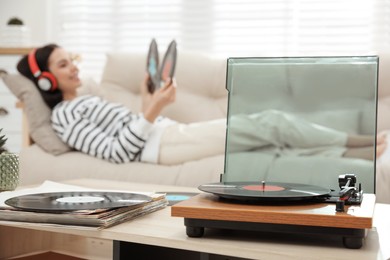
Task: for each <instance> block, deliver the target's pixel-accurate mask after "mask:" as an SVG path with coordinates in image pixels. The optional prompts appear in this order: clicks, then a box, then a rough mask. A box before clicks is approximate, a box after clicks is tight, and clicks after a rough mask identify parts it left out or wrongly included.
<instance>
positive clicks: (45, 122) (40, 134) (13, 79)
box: [1, 73, 99, 155]
mask: <svg viewBox="0 0 390 260" xmlns="http://www.w3.org/2000/svg"><path fill="white" fill-rule="evenodd" d="M1 77H2V79H3V81H4V83H5V85H6V86H7V87H8V88H9V89H10V91H11V92H12V93H13V94H14V95H15V96H16V97H17V98H18V99H19V100H21V101H22V102H23V106H24V107H23V110H24V111H25V115H26V117H27V123H28V131H29V134H30V137H31V138H32V140H33V141H34V142H35V143H36V144H37V145H39V146H40V147H41V148H42V149H43V150H45V151H46V152H48V153H51V154H53V155H60V154H63V153H65V152H68V151H70V150H71V148H70V147H69V146H68V145H66V144H65V143H64V142H62V141H61V139H60V138H59V137H58V136H57V135H56V134H55V132H54V131H53V129H52V127H51V122H50V116H51V110H50V108H49V107H48V106H46V104H45V102H44V101H43V99H42V96H41V95H40V94H39V91H38V89H37V88H36V86H35V85H34V83H33V82H32V81H30V80H29V79H27V78H26V77H24V76H22V75H20V74H6V73H3V74H2V75H1ZM83 82H84V83H83V86H82V87H81V88H80V89H79V93H82V94H86V93H94V94H98V93H99V91H98V90H96V89H97V88H96V83H94V82H93V80H90V79H88V80H85V81H83Z"/></svg>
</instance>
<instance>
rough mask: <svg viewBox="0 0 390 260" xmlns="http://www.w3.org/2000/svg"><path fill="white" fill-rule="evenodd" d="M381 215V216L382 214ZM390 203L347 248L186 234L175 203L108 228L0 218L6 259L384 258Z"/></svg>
mask: <svg viewBox="0 0 390 260" xmlns="http://www.w3.org/2000/svg"><path fill="white" fill-rule="evenodd" d="M64 183H67V184H73V185H79V186H85V187H90V188H99V189H118V190H129V191H157V192H159V191H165V192H169V191H181V192H198V190H197V189H194V188H188V187H177V186H160V185H153V184H137V183H124V182H115V181H105V180H104V181H103V180H93V179H80V180H72V181H66V182H64ZM376 216H378V217H376ZM389 217H390V205H386V204H377V207H376V212H375V216H374V226H375V227H376V228H373V229H372V230H369V232H368V236H367V238H366V240H365V244H364V245H363V247H362V248H361V249H358V250H354V249H346V248H344V247H343V246H342V243H340V241H339V240H335V239H329V238H328V237H316V239H313V237H307V236H303V235H292V234H266V233H258V232H252V233H251V232H238V231H227V230H206V232H207V236H204V237H202V238H190V237H187V235H186V229H185V226H184V220H183V218H179V217H171V211H170V207H167V208H165V209H163V210H159V211H157V212H154V213H152V214H149V215H146V216H143V217H141V218H138V219H135V220H132V221H129V222H126V223H123V224H119V225H117V226H114V227H111V228H107V229H104V230H100V231H99V230H96V229H92V228H83V227H66V226H65V227H64V226H48V225H41V224H32V223H18V222H6V221H0V259H2V258H5V257H11V256H16V255H20V254H25V253H28V252H32V251H39V250H42V251H56V252H60V253H62V252H65V253H67V254H69V255H74V256H78V257H82V258H87V259H127V258H129V255H130V256H135V254H136V255H137V257H139V256H140V254H142V255H143V259H148V258H149V257H150V258H151V257H154V258H156V257H157V259H186V260H187V259H188V260H190V259H226V257H225V258H223V256H229V258H228V259H313V258H314V259H348V258H349V259H381V250H380V243H381V244H382V248H384V246H383V245H384V244H387V245H388V244H389V241H390V240H388V237H387V238H386V237H385V239H384V240H383V241H382V240H381V241H380V240H379V238H378V231H380V232H379V233H382V234H390V225H389V224H387V223H386V222H387V220H388V218H389Z"/></svg>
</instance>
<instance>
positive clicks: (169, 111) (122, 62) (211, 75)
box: [101, 52, 227, 123]
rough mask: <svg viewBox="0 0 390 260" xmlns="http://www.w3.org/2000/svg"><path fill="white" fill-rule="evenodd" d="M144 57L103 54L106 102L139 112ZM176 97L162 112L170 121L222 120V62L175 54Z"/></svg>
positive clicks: (224, 93)
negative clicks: (105, 55) (115, 103)
mask: <svg viewBox="0 0 390 260" xmlns="http://www.w3.org/2000/svg"><path fill="white" fill-rule="evenodd" d="M145 67H146V54H139V53H126V52H125V53H122V52H112V53H108V54H107V61H106V65H105V68H104V72H103V76H102V81H101V87H102V91H103V93H104V94H103V95H104V96H105V98H107V99H108V100H110V101H113V102H119V103H121V104H123V105H125V106H127V107H129V108H130V109H131V110H132V111H140V108H141V96H140V84H141V83H142V82H143V79H144V77H145ZM175 78H176V81H177V86H178V87H177V98H176V101H175V103H173V104H171V105H169V106H168V107H166V108H165V109H164V110H163V111H162V115H164V116H167V117H169V118H171V119H173V120H176V121H179V122H183V123H189V122H198V121H204V120H211V119H216V118H223V117H226V113H227V91H226V86H225V81H226V60H225V59H218V58H211V57H208V56H205V55H202V54H198V53H192V52H179V53H178V59H177V66H176V72H175Z"/></svg>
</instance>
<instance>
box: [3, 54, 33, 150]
mask: <svg viewBox="0 0 390 260" xmlns="http://www.w3.org/2000/svg"><path fill="white" fill-rule="evenodd" d="M31 50H32V47H0V69H4V70H5V71H7V72H8V73H16V72H17V70H16V64H17V63H18V61H19V59H20V58H21V56H22V55H25V54H28V53H29V52H30V51H31ZM17 101H18V100H17V98H16V97H15V96H14V95H13V94H12V93H11V92H10V90H9V89H8V88H7V86H6V85H5V84H4V82H3V81H2V80H0V108H3V109H5V110H6V111H7V112H8V114H6V115H2V114H0V128H3V131H2V134H5V135H6V136H7V138H8V140H7V143H6V148H7V149H8V150H9V151H10V152H13V153H19V152H20V149H21V148H22V144H23V140H22V138H23V137H22V122H23V121H22V120H23V117H22V110H21V109H19V108H17V107H16V103H17Z"/></svg>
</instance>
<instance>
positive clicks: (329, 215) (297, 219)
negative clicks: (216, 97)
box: [171, 57, 378, 249]
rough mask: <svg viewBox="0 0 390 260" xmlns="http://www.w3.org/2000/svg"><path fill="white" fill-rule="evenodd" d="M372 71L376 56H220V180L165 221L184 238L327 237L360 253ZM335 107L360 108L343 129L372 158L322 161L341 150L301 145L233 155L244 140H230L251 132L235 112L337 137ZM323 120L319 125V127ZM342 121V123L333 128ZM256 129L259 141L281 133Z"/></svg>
mask: <svg viewBox="0 0 390 260" xmlns="http://www.w3.org/2000/svg"><path fill="white" fill-rule="evenodd" d="M377 66H378V59H377V57H302V58H231V59H229V60H228V66H227V89H228V91H229V102H228V104H229V106H228V117H227V131H226V146H225V168H224V173H223V174H221V178H220V182H218V183H208V184H203V185H201V186H199V189H200V190H201V191H203V193H201V194H199V195H197V196H194V197H192V198H190V199H188V200H186V201H182V202H180V203H178V204H175V205H173V206H172V207H171V215H172V216H174V217H183V218H184V224H185V227H186V233H187V235H188V236H189V237H202V236H204V235H205V232H204V231H205V229H208V228H210V229H233V230H249V231H259V232H278V233H299V234H304V235H313V237H315V235H321V234H329V235H334V236H337V237H340V238H342V241H343V244H344V246H345V247H346V248H354V249H357V248H361V247H362V246H363V244H364V239H365V237H366V235H367V230H368V229H370V228H372V223H373V213H374V206H375V152H374V151H375V148H376V144H375V141H376V104H377V100H376V95H375V93H376V88H377V85H376V77H377ZM318 78H323V79H326V80H323V81H320V80H318ZM297 83H299V84H300V85H299V86H294V84H297ZM267 88H269V89H267ZM305 88H306V91H302V90H303V89H305ZM298 93H299V94H298ZM318 93H321V94H320V95H319V94H318ZM289 95H290V96H289ZM337 106H339V107H338V108H342V109H343V111H344V110H345V109H347V110H348V111H352V110H353V109H356V111H359V113H360V112H362V109H363V108H364V109H365V110H364V111H363V112H362V113H364V120H366V121H367V122H366V123H365V124H364V127H365V129H364V131H363V130H361V129H357V130H353V131H352V132H349V131H348V129H346V128H344V129H343V131H346V132H347V133H351V134H356V133H360V132H359V131H361V132H362V134H363V133H364V134H365V135H366V136H369V137H370V138H371V144H370V145H371V146H369V147H368V149H371V150H370V151H372V152H371V154H369V155H370V156H371V157H372V158H373V159H370V158H358V157H356V158H344V157H343V156H342V155H341V154H342V153H341V152H340V156H339V157H337V156H334V154H332V155H330V156H329V153H327V152H330V153H334V152H335V151H336V153H337V151H341V150H340V149H339V150H337V149H335V150H329V151H327V152H325V149H324V147H320V148H318V147H317V148H313V149H311V148H308V146H307V144H308V143H307V142H306V143H304V144H302V146H305V147H303V148H302V147H300V149H296V150H294V149H293V148H294V147H292V144H290V143H289V145H287V146H285V147H280V146H277V145H276V147H273V146H272V145H273V143H272V142H270V145H268V146H266V147H261V148H259V149H252V150H250V151H247V152H242V151H241V150H240V149H241V147H242V145H243V143H240V142H239V140H237V136H238V138H241V137H242V136H244V135H248V134H250V133H249V131H242V128H243V127H252V126H251V125H248V124H246V122H245V121H239V120H235V119H233V118H234V117H236V116H238V115H241V114H247V115H249V114H252V113H257V112H259V111H265V110H269V109H272V110H273V111H275V110H277V111H278V112H280V113H285V114H294V116H297V115H299V117H302V118H299V120H301V119H304V120H309V121H310V122H312V123H314V124H321V125H322V126H325V127H329V128H330V127H332V128H334V129H336V130H338V131H341V126H339V125H336V121H337V120H339V119H340V118H337V120H336V117H338V116H341V114H340V113H341V112H340V111H341V110H337V109H335V108H336V107H337ZM325 114H326V117H324V118H323V119H328V121H326V120H323V121H322V122H320V121H321V120H320V119H322V118H320V117H321V116H324V115H325ZM313 115H314V116H313ZM310 116H311V117H310ZM347 119H348V120H349V119H351V117H350V116H347V117H346V118H344V119H341V120H340V121H339V123H340V122H344V121H348V120H347ZM360 120H363V117H361V118H360ZM268 122H270V121H267V123H268ZM359 122H360V123H358V124H360V125H359V126H360V127H361V123H362V121H359ZM347 124H348V123H347ZM344 126H345V125H344ZM348 126H352V125H351V124H349V125H348ZM277 127H285V128H286V127H287V128H288V126H286V125H282V124H281V125H280V126H276V128H277ZM337 127H340V129H338V128H337ZM255 130H256V129H255ZM288 130H289V129H284V130H283V131H284V132H288ZM257 131H258V133H259V134H264V136H265V137H264V138H271V137H272V138H279V137H280V136H281V135H279V134H278V132H277V131H278V130H273V131H269V132H266V131H262V130H259V129H257ZM243 133H244V134H243ZM303 136H305V133H304V134H303ZM313 140H314V141H316V140H315V138H313ZM273 141H274V140H273ZM277 141H278V140H276V141H275V143H276V142H277ZM253 142H256V140H253ZM309 146H310V144H309ZM350 173H352V174H350ZM363 188H364V192H363Z"/></svg>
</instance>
